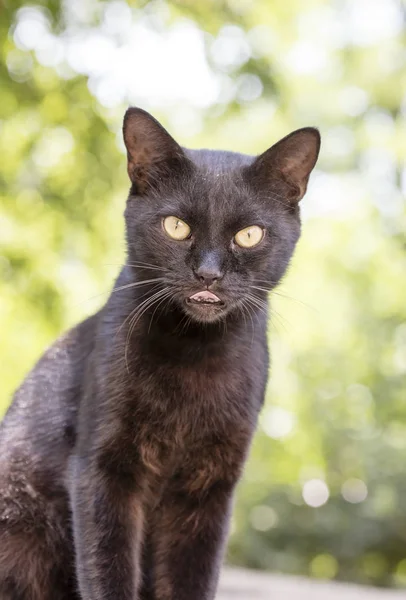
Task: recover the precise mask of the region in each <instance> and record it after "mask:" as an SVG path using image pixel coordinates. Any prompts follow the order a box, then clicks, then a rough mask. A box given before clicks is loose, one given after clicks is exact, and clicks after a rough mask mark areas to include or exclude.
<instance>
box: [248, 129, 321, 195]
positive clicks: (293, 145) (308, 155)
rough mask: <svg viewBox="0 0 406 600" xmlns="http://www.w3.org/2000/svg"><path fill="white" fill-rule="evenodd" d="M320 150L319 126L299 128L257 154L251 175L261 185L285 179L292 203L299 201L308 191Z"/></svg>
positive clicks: (250, 169)
mask: <svg viewBox="0 0 406 600" xmlns="http://www.w3.org/2000/svg"><path fill="white" fill-rule="evenodd" d="M319 151H320V133H319V132H318V130H317V129H315V128H314V127H304V128H303V129H297V130H296V131H294V132H293V133H290V134H289V135H287V136H286V137H284V138H283V139H282V140H280V141H279V142H277V143H276V144H275V145H274V146H271V148H269V149H268V150H266V151H265V152H264V153H263V154H261V155H260V156H258V158H256V159H255V161H254V162H253V164H252V165H251V166H250V167H249V172H250V176H251V177H254V178H255V179H257V180H258V181H259V182H261V183H262V185H269V184H270V182H271V181H272V180H273V181H275V179H282V180H283V181H284V182H285V183H286V184H288V193H287V199H288V200H289V201H290V202H291V203H292V204H293V203H297V202H299V200H301V199H302V198H303V196H304V195H305V193H306V188H307V182H308V180H309V176H310V173H311V172H312V170H313V168H314V166H315V164H316V162H317V158H318V155H319Z"/></svg>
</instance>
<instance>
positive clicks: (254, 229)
mask: <svg viewBox="0 0 406 600" xmlns="http://www.w3.org/2000/svg"><path fill="white" fill-rule="evenodd" d="M263 237H264V230H263V229H262V227H258V225H251V226H250V227H245V229H241V231H239V232H238V233H236V234H235V236H234V241H235V243H236V244H238V246H241V248H253V247H254V246H256V245H257V244H259V242H260V241H261V240H262V238H263Z"/></svg>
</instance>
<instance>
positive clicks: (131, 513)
mask: <svg viewBox="0 0 406 600" xmlns="http://www.w3.org/2000/svg"><path fill="white" fill-rule="evenodd" d="M124 137H125V141H126V145H127V150H128V159H129V160H128V171H129V175H130V177H131V180H132V188H131V192H130V196H129V199H128V203H127V208H126V213H125V216H126V227H127V243H128V260H127V264H126V265H125V266H124V268H123V270H122V271H121V273H120V276H119V278H118V280H117V287H119V288H121V286H127V287H124V288H122V289H119V290H117V291H116V292H115V293H112V294H111V296H110V298H109V300H108V302H107V304H106V305H105V306H104V307H103V309H102V310H101V311H100V312H99V313H97V314H96V315H94V316H93V317H91V318H89V319H87V320H86V321H84V322H83V323H81V324H80V325H78V326H77V327H76V328H75V329H73V330H71V331H70V332H68V333H67V334H66V335H65V336H63V337H62V338H61V339H59V340H58V341H57V342H56V343H55V344H54V345H53V346H52V347H51V348H50V349H49V350H48V351H47V352H46V353H45V355H44V356H43V357H42V358H41V360H40V361H39V362H38V364H37V365H36V367H35V368H34V369H33V371H32V372H31V373H30V375H29V376H28V377H27V379H26V380H25V382H24V383H23V384H22V386H21V387H20V389H19V390H18V391H17V393H16V395H15V398H14V401H13V404H12V405H11V407H10V409H9V411H8V413H7V415H6V417H5V419H4V421H3V423H2V425H1V429H0V492H1V497H0V599H1V600H78V599H79V598H82V599H83V600H135V598H140V599H143V600H191V599H192V598H193V599H194V600H211V599H212V598H214V595H215V590H216V585H217V579H218V574H219V569H220V565H221V559H222V555H223V550H224V547H225V542H226V537H227V526H228V521H229V516H230V512H231V503H232V496H233V492H234V489H235V485H236V483H237V481H238V480H239V478H240V476H241V472H242V469H243V465H244V461H245V459H246V456H247V452H248V449H249V446H250V442H251V438H252V435H253V432H254V430H255V426H256V421H257V415H258V412H259V410H260V408H261V405H262V403H263V398H264V389H265V384H266V379H267V371H268V351H267V341H266V329H267V314H266V310H264V309H263V307H264V306H266V297H267V296H266V291H261V290H256V291H255V293H254V292H253V288H251V287H250V286H251V285H254V284H255V282H258V281H259V282H261V283H259V284H258V286H259V287H262V288H264V290H270V289H272V288H273V287H274V286H275V285H276V284H277V283H278V282H279V281H280V279H281V277H282V276H283V274H284V272H285V270H286V268H287V265H288V262H289V260H290V257H291V255H292V252H293V250H294V247H295V244H296V242H297V239H298V237H299V233H300V221H299V210H298V200H300V198H301V197H302V196H303V194H304V192H305V189H306V184H307V179H308V176H309V174H310V171H311V169H312V168H313V166H314V164H315V162H316V159H317V154H318V150H319V136H318V133H317V131H316V130H314V129H304V130H299V131H298V132H295V133H294V134H291V136H288V137H287V138H285V139H284V140H282V141H281V142H279V143H278V144H276V145H275V146H273V147H272V148H271V149H270V150H268V151H267V152H265V153H264V154H263V155H261V156H260V157H259V158H257V159H253V158H251V157H249V156H245V155H241V154H234V153H231V152H211V151H187V150H183V149H181V148H180V146H178V144H176V142H175V141H174V140H173V139H172V138H171V137H170V136H169V134H167V133H166V132H165V130H164V129H163V128H162V127H161V126H160V125H159V124H158V123H157V122H156V121H155V120H154V119H153V118H152V117H150V116H149V115H148V114H147V113H144V112H143V111H141V110H139V109H130V110H129V111H128V112H127V115H126V119H125V125H124ZM168 215H175V216H177V217H180V218H182V219H183V220H184V221H186V222H187V223H188V224H189V226H190V227H191V229H192V237H191V239H189V240H185V241H174V240H172V239H170V238H169V237H168V236H167V235H166V234H165V232H164V230H163V228H162V219H163V218H164V217H165V216H168ZM253 224H258V225H260V226H262V227H263V228H264V229H265V237H264V239H263V240H262V242H261V243H260V244H259V245H258V246H257V247H255V248H252V249H242V248H239V247H237V246H236V245H235V244H233V242H232V240H233V236H234V235H235V233H236V232H237V231H238V230H240V229H242V228H244V227H246V226H248V225H253ZM106 226H108V224H106ZM152 265H154V266H155V267H156V268H155V269H153V268H152ZM159 269H162V270H159ZM202 270H203V272H204V273H205V274H207V273H208V276H209V277H210V274H211V273H212V272H214V273H216V277H217V280H216V281H215V282H214V283H213V285H212V286H211V288H210V289H213V291H215V293H216V294H218V295H219V296H220V297H221V298H222V300H223V301H224V305H223V306H222V307H221V308H218V307H217V306H213V307H212V306H210V307H201V306H196V307H195V306H192V305H190V304H187V303H186V302H185V301H186V299H187V298H188V297H189V296H191V295H192V294H194V293H195V292H197V291H199V290H201V289H202V283H201V279H200V275H197V274H198V273H201V272H202ZM160 276H161V277H163V280H162V281H157V282H151V283H145V284H142V285H140V286H130V287H128V285H129V284H132V283H135V282H141V281H146V280H149V279H153V278H155V277H160ZM165 286H169V290H170V293H171V295H170V297H166V298H164V296H162V297H161V298H159V297H157V301H156V302H155V303H154V302H152V301H151V304H150V305H148V304H145V305H143V306H141V303H142V302H144V301H145V300H146V299H151V298H152V296H153V294H154V293H155V292H156V291H157V290H158V291H160V289H163V287H165ZM249 293H253V294H254V296H255V297H256V298H257V301H256V303H251V304H248V299H247V298H248V294H249ZM158 301H160V303H159V302H158ZM140 307H141V308H140ZM134 311H135V312H134ZM143 311H144V312H143ZM75 565H76V568H75Z"/></svg>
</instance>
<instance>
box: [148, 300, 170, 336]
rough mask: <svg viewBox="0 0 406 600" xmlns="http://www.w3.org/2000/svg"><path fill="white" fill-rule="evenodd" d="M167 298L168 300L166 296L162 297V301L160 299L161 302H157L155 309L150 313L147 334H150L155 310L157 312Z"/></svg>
mask: <svg viewBox="0 0 406 600" xmlns="http://www.w3.org/2000/svg"><path fill="white" fill-rule="evenodd" d="M167 298H168V295H166V296H164V297H163V298H162V299H161V300H160V301H159V302H158V304H157V305H156V307H155V309H154V312H153V313H152V316H151V319H150V322H149V325H148V333H149V332H150V330H151V325H152V321H153V319H154V316H155V313H156V311H157V310H158V308H159V307H160V306H161V304H162V302H164V301H165V300H166V299H167Z"/></svg>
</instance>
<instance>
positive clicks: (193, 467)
mask: <svg viewBox="0 0 406 600" xmlns="http://www.w3.org/2000/svg"><path fill="white" fill-rule="evenodd" d="M244 437H245V439H244ZM249 440H250V436H249V432H244V431H243V432H240V433H237V435H236V441H235V443H232V442H230V443H226V442H223V443H219V442H217V441H216V442H214V443H207V444H206V445H204V446H203V445H202V446H200V447H199V448H198V449H196V451H195V452H193V453H192V452H191V453H190V454H189V456H187V457H185V460H184V461H183V465H182V467H181V468H180V469H179V471H178V472H177V473H176V475H175V477H174V478H173V479H172V481H171V482H170V483H169V485H168V487H167V490H166V493H165V495H164V497H163V498H162V500H161V504H160V506H159V508H158V509H157V511H156V514H155V517H154V523H153V527H152V529H153V531H152V537H153V547H154V569H153V572H154V579H155V585H154V587H155V598H154V600H190V599H191V598H193V600H213V599H214V597H215V594H216V588H217V583H218V577H219V573H220V567H221V563H222V559H223V554H224V549H225V544H226V540H227V533H228V525H229V520H230V514H231V505H232V497H233V491H234V488H235V485H236V483H237V481H238V479H239V477H240V475H241V471H242V466H243V463H244V459H245V456H246V451H247V448H248V445H249Z"/></svg>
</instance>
